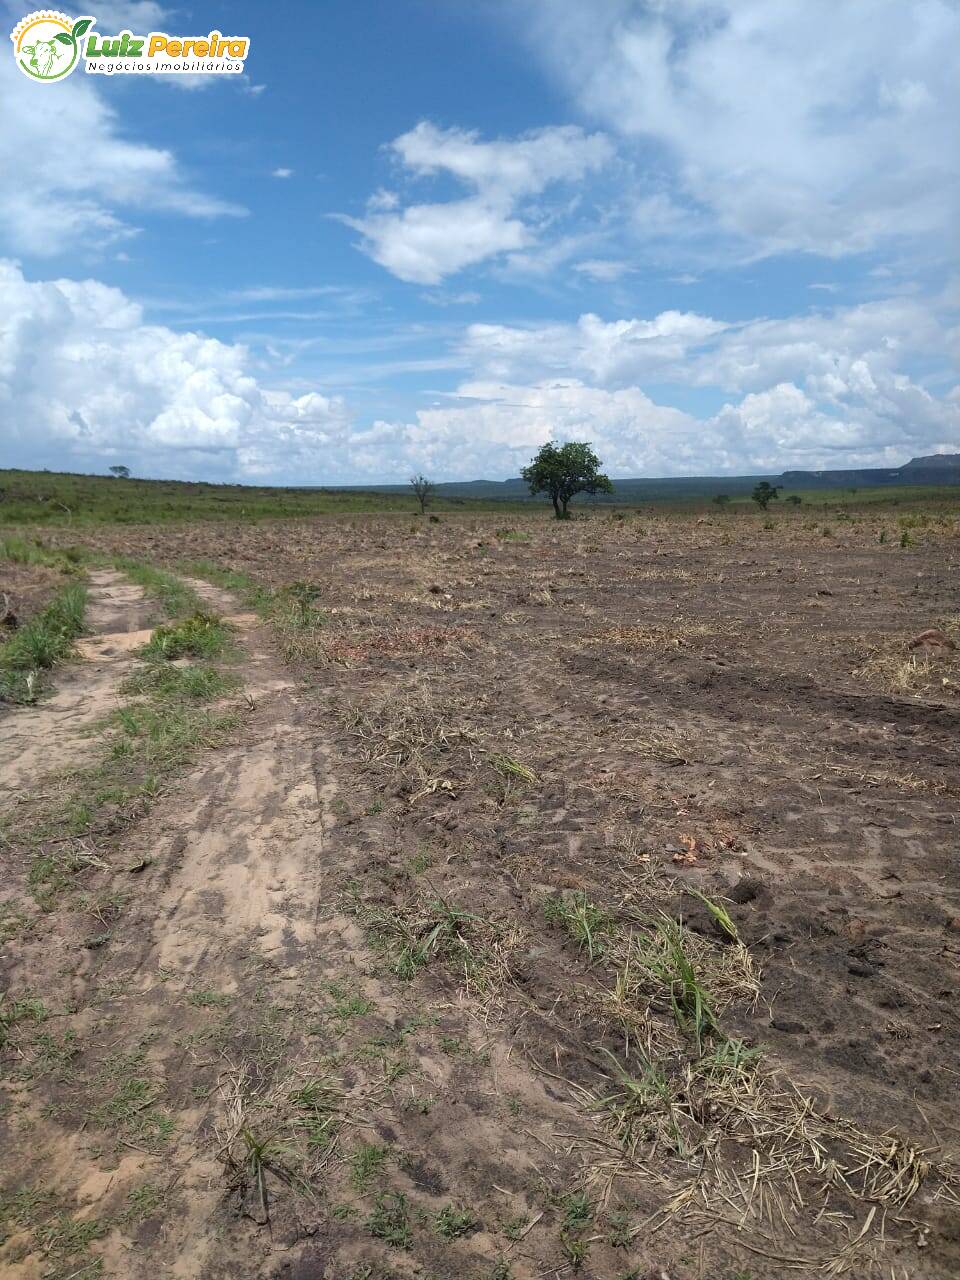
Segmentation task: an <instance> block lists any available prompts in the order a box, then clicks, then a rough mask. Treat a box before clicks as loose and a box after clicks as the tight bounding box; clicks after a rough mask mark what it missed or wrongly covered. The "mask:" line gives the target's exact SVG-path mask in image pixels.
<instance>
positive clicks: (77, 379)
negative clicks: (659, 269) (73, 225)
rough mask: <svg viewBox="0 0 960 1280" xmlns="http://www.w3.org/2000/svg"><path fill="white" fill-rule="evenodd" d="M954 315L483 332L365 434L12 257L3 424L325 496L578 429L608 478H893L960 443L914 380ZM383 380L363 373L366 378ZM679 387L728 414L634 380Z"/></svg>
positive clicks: (458, 470) (14, 444) (958, 402)
mask: <svg viewBox="0 0 960 1280" xmlns="http://www.w3.org/2000/svg"><path fill="white" fill-rule="evenodd" d="M304 287H305V288H306V286H304ZM318 287H319V286H318ZM948 319H949V315H948V313H947V312H944V314H943V315H939V314H937V313H936V311H935V309H934V308H932V307H927V308H926V309H924V308H923V307H921V305H920V304H919V303H918V302H916V301H914V300H904V299H899V298H898V299H894V300H891V301H888V302H886V303H877V304H869V305H865V306H862V307H856V308H838V309H836V310H835V311H833V312H830V313H823V314H812V315H808V316H800V317H793V318H790V319H786V320H755V321H750V322H747V323H744V324H738V325H731V324H727V323H724V322H721V321H718V320H715V319H713V318H711V317H709V316H702V315H698V314H696V313H693V312H677V311H667V312H662V313H661V314H659V315H657V316H654V317H653V318H652V319H629V320H619V321H609V322H608V321H603V320H601V319H600V318H599V317H597V316H595V315H585V316H583V317H581V319H580V320H579V322H578V323H577V324H574V325H563V324H556V325H549V326H540V327H538V328H528V329H517V328H510V327H508V326H503V325H471V326H469V327H468V328H467V329H466V331H465V332H464V334H463V336H462V340H461V347H460V353H459V355H457V356H456V358H454V359H449V360H446V361H445V360H444V358H442V357H441V358H425V359H421V358H417V359H415V360H412V361H408V362H405V363H404V364H403V370H404V371H406V372H409V371H411V370H415V371H419V372H426V371H427V370H439V369H442V368H444V367H448V368H461V369H462V368H463V367H464V363H465V362H466V364H467V366H468V367H470V368H472V370H473V373H472V374H471V375H470V376H468V377H467V378H466V379H465V380H464V381H463V382H462V383H461V384H460V385H459V386H458V387H457V389H456V391H455V392H454V393H452V395H448V396H446V397H445V402H444V403H441V404H439V405H434V406H432V407H424V408H421V409H420V410H419V411H418V412H416V413H415V414H413V415H412V416H411V417H410V418H409V419H408V420H404V418H398V420H396V421H383V420H380V421H376V422H374V423H373V424H371V425H362V424H357V423H356V422H354V421H353V419H352V415H351V414H350V412H349V411H348V409H347V407H346V405H345V404H344V402H343V401H342V400H341V399H340V398H339V397H336V396H332V395H329V394H321V393H320V392H318V391H316V390H312V389H310V387H309V384H307V383H303V382H302V381H301V382H300V383H299V384H298V390H297V391H296V392H291V391H290V390H288V389H283V388H282V387H271V386H269V385H265V382H264V380H263V375H262V374H261V375H260V376H256V375H255V373H254V371H253V369H254V365H253V360H252V358H251V356H250V354H249V352H248V351H247V349H246V348H245V347H244V346H242V345H239V344H232V343H225V342H220V341H217V340H216V339H213V338H210V337H207V336H205V335H204V334H202V333H199V332H176V331H174V330H172V329H170V328H168V327H166V326H162V325H151V324H146V323H144V318H143V314H142V312H141V309H140V307H139V306H138V305H137V304H135V303H134V302H132V301H131V300H130V299H128V298H127V297H125V296H124V294H123V293H121V292H120V291H119V290H117V289H114V288H110V287H107V286H106V285H103V284H100V283H98V282H97V281H93V280H84V281H76V280H55V281H45V282H31V281H28V280H27V279H25V277H24V275H23V272H22V271H21V269H20V268H19V267H18V266H17V265H16V264H14V263H12V262H9V261H4V260H0V422H2V423H3V424H4V427H3V431H4V439H3V443H4V452H5V456H6V457H7V458H8V459H9V460H10V461H11V462H15V461H17V460H20V461H23V462H26V463H29V464H32V465H38V464H40V463H43V462H46V463H47V464H48V465H55V466H66V467H67V468H75V469H84V468H90V469H100V468H103V467H104V466H105V465H107V463H108V462H109V461H112V460H115V461H122V462H125V463H126V464H127V465H129V466H132V467H133V468H134V470H136V471H138V472H140V473H141V474H143V473H148V474H164V475H170V476H189V475H198V474H199V475H204V476H208V477H216V478H224V479H240V480H243V479H247V480H253V479H261V480H269V481H277V482H300V483H306V482H314V483H317V484H322V483H348V482H361V481H363V480H365V479H369V480H384V479H390V478H393V477H396V476H397V475H401V476H402V475H406V474H409V473H410V471H411V469H413V470H423V471H425V472H426V473H428V474H430V475H432V476H433V477H435V478H436V479H445V478H446V479H455V478H462V479H469V478H474V477H477V476H482V475H487V476H492V477H505V476H509V475H516V474H517V473H518V470H519V468H520V466H521V465H523V463H524V462H525V461H527V460H528V459H529V457H530V455H531V453H532V452H533V451H534V450H535V449H536V448H537V447H539V445H540V444H542V443H543V442H544V441H545V440H548V439H570V438H574V439H588V440H591V441H593V443H594V445H595V447H596V448H597V451H598V452H599V454H600V456H601V458H602V459H603V461H604V464H605V466H606V468H607V469H608V470H609V471H610V473H611V474H613V475H644V474H646V475H658V474H659V475H678V474H697V473H699V474H703V473H709V472H718V473H722V472H737V471H739V472H749V471H768V470H777V469H780V468H782V467H785V466H786V467H791V466H801V467H811V468H816V467H821V466H830V465H833V466H851V465H857V464H863V465H887V464H894V463H898V462H902V461H904V460H905V459H906V458H907V457H908V456H910V455H911V454H918V453H932V452H937V451H940V452H950V451H956V450H960V389H957V388H954V389H953V390H952V391H950V390H947V391H946V392H945V393H944V394H940V395H936V394H934V393H933V391H931V390H930V389H929V388H928V387H925V386H923V385H921V384H920V383H919V382H917V381H916V380H915V379H913V378H911V377H910V376H909V375H908V373H907V372H905V368H906V366H907V365H908V363H909V359H910V356H911V354H912V353H913V352H915V351H917V350H922V351H923V352H924V353H925V356H926V357H928V358H935V357H938V356H940V357H942V358H943V359H946V357H947V354H948V352H949V349H950V346H951V344H952V343H955V342H956V340H957V332H958V329H957V328H956V327H955V328H954V329H952V330H951V329H950V328H949V327H947V320H948ZM271 367H272V368H273V369H274V370H280V369H281V368H282V360H281V359H280V358H279V357H278V358H277V359H276V360H275V361H274V364H273V365H272V366H271ZM399 367H400V366H398V368H399ZM370 372H371V370H370V369H369V368H367V366H365V365H363V364H362V363H361V364H359V365H357V366H356V368H355V370H354V371H353V373H352V374H351V378H352V381H353V383H354V385H359V384H361V383H362V381H363V379H364V377H365V375H366V374H368V373H370ZM668 374H669V375H670V376H671V377H673V378H674V379H675V380H677V381H685V382H686V383H687V384H689V385H690V386H692V387H693V388H712V389H713V390H714V393H715V392H716V391H717V390H722V391H725V392H728V393H730V394H728V396H727V402H726V403H725V404H722V403H721V399H720V397H719V396H715V400H714V403H715V404H717V405H720V406H721V407H719V408H717V409H716V411H713V412H704V413H701V414H699V415H698V414H694V413H692V412H690V411H688V410H682V409H679V408H677V407H675V406H672V405H670V404H664V403H658V401H657V399H655V398H654V397H653V396H652V395H651V394H650V393H648V392H647V391H645V390H644V389H643V387H642V386H641V385H639V383H640V382H642V381H643V380H646V381H648V382H650V381H656V383H657V384H658V385H663V383H664V382H665V381H666V380H667V375H668ZM695 394H699V392H695Z"/></svg>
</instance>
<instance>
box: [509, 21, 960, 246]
mask: <svg viewBox="0 0 960 1280" xmlns="http://www.w3.org/2000/svg"><path fill="white" fill-rule="evenodd" d="M518 12H520V13H521V14H524V15H528V17H529V15H532V32H531V34H532V39H533V44H534V47H535V49H536V51H537V52H538V53H539V54H540V55H541V56H543V57H544V58H546V59H547V61H548V62H549V63H550V64H551V65H552V66H553V67H554V68H555V69H556V70H557V71H558V73H559V75H560V76H561V77H562V79H563V80H564V81H565V83H566V84H567V85H569V86H570V88H571V89H572V91H573V93H574V94H575V96H576V98H577V99H578V101H579V103H580V105H581V106H582V107H583V108H584V109H586V110H587V111H588V112H590V113H591V114H592V115H593V116H594V117H595V118H597V119H599V120H601V121H602V122H604V123H605V124H607V125H608V126H609V127H610V128H611V129H612V130H614V131H615V132H617V133H619V134H620V135H621V136H622V137H623V138H624V139H629V140H630V142H631V143H634V144H636V147H637V152H636V154H637V155H639V156H640V157H642V159H643V161H644V164H643V172H644V174H645V178H644V181H643V182H642V183H638V195H637V197H636V199H637V204H638V208H639V207H640V206H641V205H642V204H646V209H645V211H644V213H643V218H644V219H646V218H647V217H649V215H650V213H651V212H653V214H654V216H655V217H659V218H660V219H661V220H662V219H663V217H664V216H674V215H673V214H669V215H668V214H667V213H666V211H665V210H664V209H661V210H660V212H659V214H658V213H657V211H656V209H653V210H651V208H650V206H649V199H648V194H649V193H648V185H649V182H650V181H651V179H650V177H649V175H650V174H651V173H652V174H655V175H657V177H656V181H657V183H658V184H660V183H661V182H662V181H664V180H666V181H668V182H669V184H670V185H671V186H672V189H673V190H674V192H675V193H676V194H677V196H678V197H679V199H680V200H681V202H686V203H687V206H688V208H687V216H692V217H694V218H695V217H696V212H695V211H696V209H699V210H701V211H702V212H707V211H708V212H709V214H710V218H711V220H712V224H713V229H714V231H715V232H716V233H717V234H719V235H721V236H726V237H728V239H732V240H733V243H734V244H739V245H740V247H741V252H742V253H746V254H747V255H750V254H754V255H763V254H771V253H778V252H787V251H795V250H801V251H809V252H813V253H818V254H826V255H831V256H839V255H842V254H846V253H850V252H857V251H861V250H866V249H871V248H874V247H876V246H877V245H879V244H881V243H882V242H884V241H885V240H887V239H894V238H897V237H914V238H916V237H931V241H930V242H929V243H928V245H927V246H926V247H927V249H928V251H929V252H931V253H933V254H937V253H941V254H942V253H943V252H944V247H945V246H944V244H943V237H944V236H947V235H951V236H952V234H953V232H954V229H955V227H956V223H957V215H958V204H960V201H958V192H960V184H958V179H960V150H958V148H957V146H956V138H955V121H956V120H957V118H958V115H960V80H958V78H957V76H956V75H955V71H954V66H953V63H952V62H951V59H950V58H948V57H944V50H946V49H955V48H956V47H957V46H958V43H960V9H958V7H957V5H956V4H955V3H954V2H953V0H874V3H873V4H871V5H870V7H869V13H868V14H866V13H865V11H864V10H863V9H862V7H861V6H858V5H853V4H837V3H836V0H804V2H803V3H800V2H799V0H797V2H794V0H791V2H790V3H779V4H778V3H770V0H672V2H671V3H670V4H667V3H662V2H660V0H657V2H656V3H651V2H649V0H609V3H606V4H603V5H599V6H598V5H584V4H582V3H577V2H576V0H531V2H530V3H529V4H528V5H526V6H524V7H522V8H520V9H519V10H518ZM664 175H666V178H664ZM689 202H693V209H692V210H691V209H690V208H689Z"/></svg>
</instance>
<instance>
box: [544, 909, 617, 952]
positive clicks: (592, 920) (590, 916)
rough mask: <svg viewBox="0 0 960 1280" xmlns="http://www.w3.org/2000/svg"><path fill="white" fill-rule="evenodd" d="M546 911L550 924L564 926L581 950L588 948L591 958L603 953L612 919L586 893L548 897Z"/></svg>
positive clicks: (611, 929) (611, 927)
mask: <svg viewBox="0 0 960 1280" xmlns="http://www.w3.org/2000/svg"><path fill="white" fill-rule="evenodd" d="M543 914H544V916H545V917H546V919H547V921H548V923H550V924H556V925H559V926H560V927H561V928H562V929H565V930H566V931H567V933H569V935H570V936H571V938H574V939H575V940H576V942H577V944H578V946H579V947H580V949H581V950H583V948H584V947H586V949H587V954H588V955H589V957H590V959H591V960H595V959H596V958H597V956H601V955H603V951H604V946H605V940H606V939H607V938H608V937H609V935H610V934H611V933H612V932H613V921H612V920H611V918H610V917H609V916H608V915H607V913H606V912H605V911H604V910H603V908H602V907H598V906H597V904H596V903H595V902H591V901H590V900H589V899H588V898H587V895H586V894H585V893H573V894H570V896H569V897H564V896H563V895H562V894H558V895H557V896H556V897H554V898H548V899H547V900H546V902H545V903H544V904H543Z"/></svg>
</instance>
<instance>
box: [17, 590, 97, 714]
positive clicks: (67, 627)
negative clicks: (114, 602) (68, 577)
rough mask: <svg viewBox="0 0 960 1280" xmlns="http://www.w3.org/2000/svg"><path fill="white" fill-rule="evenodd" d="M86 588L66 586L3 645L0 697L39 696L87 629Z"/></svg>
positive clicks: (32, 699)
mask: <svg viewBox="0 0 960 1280" xmlns="http://www.w3.org/2000/svg"><path fill="white" fill-rule="evenodd" d="M86 604H87V591H86V588H85V587H84V586H83V585H82V584H81V583H79V582H73V583H70V584H69V585H68V586H66V587H64V588H63V589H62V590H61V591H60V592H59V593H58V595H57V596H56V597H55V598H54V600H53V601H52V603H51V604H49V605H48V606H47V607H46V608H45V609H44V610H42V611H41V612H40V613H39V614H37V615H36V616H35V617H33V618H31V619H30V621H29V622H27V623H26V624H25V625H24V626H23V627H21V628H19V630H17V631H15V632H14V633H13V635H12V636H11V638H10V639H9V640H7V641H6V642H5V643H3V644H2V645H0V700H5V701H7V702H18V703H31V702H36V701H37V699H38V698H39V697H40V695H41V693H42V691H43V689H44V683H45V676H46V674H47V673H48V672H49V671H50V669H51V668H52V667H53V666H55V665H56V663H58V662H61V661H62V660H63V659H64V658H65V657H67V656H68V655H69V654H70V653H71V651H72V649H73V642H74V641H75V640H76V639H77V637H78V636H81V635H83V631H84V612H85V609H86Z"/></svg>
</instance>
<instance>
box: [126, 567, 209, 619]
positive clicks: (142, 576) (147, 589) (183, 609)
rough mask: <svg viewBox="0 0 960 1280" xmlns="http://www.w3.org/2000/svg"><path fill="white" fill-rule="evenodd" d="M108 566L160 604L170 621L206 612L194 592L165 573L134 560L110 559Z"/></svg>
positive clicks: (177, 579) (172, 575) (178, 579)
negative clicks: (187, 614) (201, 611)
mask: <svg viewBox="0 0 960 1280" xmlns="http://www.w3.org/2000/svg"><path fill="white" fill-rule="evenodd" d="M107 563H109V564H111V565H112V566H113V567H114V568H115V569H119V571H120V572H121V573H122V574H123V576H124V577H125V578H129V580H130V581H131V582H133V583H135V584H136V585H137V586H138V587H141V588H142V589H143V592H144V595H147V596H149V597H150V598H151V599H152V600H156V601H157V603H158V604H159V605H160V608H161V609H162V610H163V613H164V614H165V616H166V617H168V618H179V617H182V616H183V615H184V614H186V613H197V612H199V611H200V610H201V609H202V601H201V599H200V597H199V596H198V595H197V593H196V592H195V591H194V589H193V588H192V587H191V586H188V584H187V583H186V582H183V581H182V580H181V579H180V578H178V577H176V576H175V575H174V574H172V573H167V572H166V570H165V569H158V568H157V567H156V566H155V565H152V564H145V563H144V561H142V560H136V559H134V557H133V556H110V557H108V559H107Z"/></svg>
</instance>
